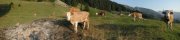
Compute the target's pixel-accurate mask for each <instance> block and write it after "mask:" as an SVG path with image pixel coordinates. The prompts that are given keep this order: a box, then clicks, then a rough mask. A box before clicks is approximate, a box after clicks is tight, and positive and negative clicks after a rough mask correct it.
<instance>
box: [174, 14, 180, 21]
mask: <svg viewBox="0 0 180 40" xmlns="http://www.w3.org/2000/svg"><path fill="white" fill-rule="evenodd" d="M174 18H175V22H178V23H180V12H174Z"/></svg>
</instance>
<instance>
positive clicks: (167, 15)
mask: <svg viewBox="0 0 180 40" xmlns="http://www.w3.org/2000/svg"><path fill="white" fill-rule="evenodd" d="M162 13H163V14H164V18H163V19H164V22H165V23H166V24H167V25H170V29H171V30H172V27H173V21H174V14H173V11H172V10H165V11H164V12H162Z"/></svg>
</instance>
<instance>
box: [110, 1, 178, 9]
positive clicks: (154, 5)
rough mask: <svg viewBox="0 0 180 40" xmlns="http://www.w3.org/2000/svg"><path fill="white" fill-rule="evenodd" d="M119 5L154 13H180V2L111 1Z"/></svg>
mask: <svg viewBox="0 0 180 40" xmlns="http://www.w3.org/2000/svg"><path fill="white" fill-rule="evenodd" d="M111 1H114V2H117V3H120V4H125V5H129V6H132V7H135V6H137V7H143V8H149V9H153V10H155V11H162V10H167V9H170V10H173V11H176V12H180V0H111Z"/></svg>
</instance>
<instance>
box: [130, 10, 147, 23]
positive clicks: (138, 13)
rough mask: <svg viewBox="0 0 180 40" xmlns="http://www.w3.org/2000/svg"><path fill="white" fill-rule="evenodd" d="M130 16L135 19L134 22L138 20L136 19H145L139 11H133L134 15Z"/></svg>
mask: <svg viewBox="0 0 180 40" xmlns="http://www.w3.org/2000/svg"><path fill="white" fill-rule="evenodd" d="M129 16H132V17H133V18H134V21H135V20H136V19H138V18H139V19H144V18H143V17H142V13H141V12H139V11H133V12H132V13H130V14H129Z"/></svg>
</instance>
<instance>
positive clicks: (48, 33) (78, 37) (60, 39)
mask: <svg viewBox="0 0 180 40" xmlns="http://www.w3.org/2000/svg"><path fill="white" fill-rule="evenodd" d="M78 30H79V31H78V33H74V31H73V30H72V28H71V24H70V23H69V22H68V21H66V20H58V19H50V18H42V19H37V20H34V21H33V22H32V23H29V24H17V25H16V26H15V27H13V28H7V29H5V30H3V32H4V35H3V34H2V33H1V36H5V37H1V36H0V37H1V39H3V40H29V39H30V40H85V39H86V40H87V39H91V40H92V39H93V38H91V37H88V34H87V31H82V29H81V30H80V29H78Z"/></svg>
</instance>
